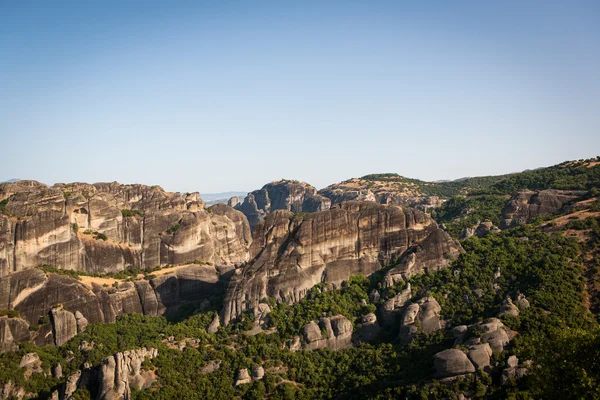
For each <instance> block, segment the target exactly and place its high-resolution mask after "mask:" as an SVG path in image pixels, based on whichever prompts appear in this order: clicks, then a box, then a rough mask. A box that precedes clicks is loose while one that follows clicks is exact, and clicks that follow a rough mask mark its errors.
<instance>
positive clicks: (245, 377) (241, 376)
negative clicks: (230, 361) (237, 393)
mask: <svg viewBox="0 0 600 400" xmlns="http://www.w3.org/2000/svg"><path fill="white" fill-rule="evenodd" d="M250 382H252V377H251V376H250V374H249V373H248V369H246V368H242V369H240V370H239V371H238V374H237V378H236V379H235V384H234V385H235V386H240V385H245V384H246V383H250Z"/></svg>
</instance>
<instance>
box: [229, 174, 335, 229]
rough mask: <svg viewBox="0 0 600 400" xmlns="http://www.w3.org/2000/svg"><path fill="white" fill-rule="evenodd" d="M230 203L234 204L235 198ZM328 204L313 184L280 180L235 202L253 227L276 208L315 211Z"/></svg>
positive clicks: (324, 207)
mask: <svg viewBox="0 0 600 400" xmlns="http://www.w3.org/2000/svg"><path fill="white" fill-rule="evenodd" d="M231 204H236V202H235V200H232V201H231ZM330 206H331V200H329V199H328V198H327V197H324V196H321V195H319V194H317V189H315V188H314V187H313V186H311V185H309V184H307V183H305V182H298V181H289V180H280V181H275V182H271V183H268V184H266V185H265V186H263V187H262V189H260V190H255V191H253V192H251V193H248V196H246V198H245V199H244V202H243V203H241V204H240V203H238V204H236V209H238V210H240V211H241V212H243V213H244V215H246V217H247V218H248V222H249V223H250V226H251V227H254V226H255V225H256V224H258V223H259V222H260V221H262V220H263V218H264V217H265V215H267V214H268V213H270V212H273V211H276V210H287V211H291V212H293V213H299V212H317V211H323V210H327V209H329V207H330Z"/></svg>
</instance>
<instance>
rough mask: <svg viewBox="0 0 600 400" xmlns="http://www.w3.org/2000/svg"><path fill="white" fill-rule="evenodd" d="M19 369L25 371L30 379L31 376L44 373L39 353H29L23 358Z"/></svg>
mask: <svg viewBox="0 0 600 400" xmlns="http://www.w3.org/2000/svg"><path fill="white" fill-rule="evenodd" d="M19 368H24V369H25V377H26V378H28V377H29V376H31V374H34V373H37V374H39V373H42V372H43V370H42V361H40V356H38V355H37V353H27V354H25V355H24V356H23V357H22V358H21V362H20V363H19Z"/></svg>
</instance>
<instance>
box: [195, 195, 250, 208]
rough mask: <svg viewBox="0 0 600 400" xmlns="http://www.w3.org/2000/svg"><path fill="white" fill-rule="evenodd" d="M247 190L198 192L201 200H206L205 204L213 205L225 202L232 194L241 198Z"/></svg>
mask: <svg viewBox="0 0 600 400" xmlns="http://www.w3.org/2000/svg"><path fill="white" fill-rule="evenodd" d="M247 194H248V192H221V193H200V197H201V198H202V200H204V201H205V202H206V205H209V206H210V205H213V204H218V203H227V200H229V199H230V198H232V197H233V196H237V197H240V200H243V199H244V197H246V195H247Z"/></svg>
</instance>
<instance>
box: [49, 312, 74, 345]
mask: <svg viewBox="0 0 600 400" xmlns="http://www.w3.org/2000/svg"><path fill="white" fill-rule="evenodd" d="M50 318H51V319H52V334H53V336H54V344H55V345H57V346H62V345H63V344H65V343H67V341H69V339H71V338H72V337H74V336H75V335H77V320H76V319H75V315H74V314H73V313H72V312H70V311H67V310H64V309H62V307H60V308H53V309H52V310H51V311H50Z"/></svg>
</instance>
